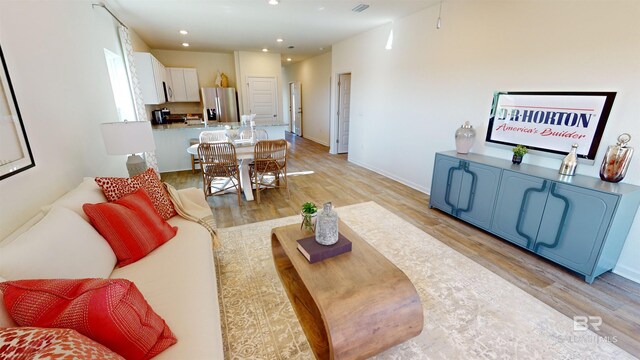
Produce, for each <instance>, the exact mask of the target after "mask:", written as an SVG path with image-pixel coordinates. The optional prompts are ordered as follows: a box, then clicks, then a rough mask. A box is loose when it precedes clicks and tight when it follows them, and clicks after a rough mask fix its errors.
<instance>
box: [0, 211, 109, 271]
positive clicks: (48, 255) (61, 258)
mask: <svg viewBox="0 0 640 360" xmlns="http://www.w3.org/2000/svg"><path fill="white" fill-rule="evenodd" d="M115 264H116V256H115V254H114V253H113V250H111V247H109V244H108V243H107V241H106V240H105V239H104V238H103V237H102V236H100V234H99V233H98V232H97V231H96V230H95V229H94V228H93V227H92V226H91V225H90V224H89V223H88V222H86V221H85V220H83V219H82V218H81V217H80V216H79V215H78V214H76V213H75V212H74V211H71V210H69V209H67V208H63V207H53V208H52V209H51V210H50V211H49V212H48V213H47V215H45V217H44V218H43V219H42V220H40V221H39V222H38V223H37V224H35V225H33V227H31V228H30V229H29V230H28V231H26V232H24V233H22V234H21V235H20V236H18V237H17V238H16V239H15V240H13V241H11V242H9V243H7V244H3V245H2V247H0V276H2V277H4V278H6V279H9V280H20V279H56V278H70V279H76V278H106V277H108V276H109V274H110V273H111V272H112V271H113V268H114V267H115Z"/></svg>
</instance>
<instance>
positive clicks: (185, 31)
mask: <svg viewBox="0 0 640 360" xmlns="http://www.w3.org/2000/svg"><path fill="white" fill-rule="evenodd" d="M188 33H189V32H188V31H187V30H180V34H182V35H187V34H188Z"/></svg>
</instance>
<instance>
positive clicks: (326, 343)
mask: <svg viewBox="0 0 640 360" xmlns="http://www.w3.org/2000/svg"><path fill="white" fill-rule="evenodd" d="M339 230H340V233H342V234H343V235H344V236H346V237H347V239H349V240H351V242H352V251H351V252H348V253H345V254H342V255H338V256H336V257H333V258H330V259H326V260H323V261H320V262H317V263H314V264H309V262H308V261H307V259H305V257H304V256H303V255H302V254H301V253H300V252H299V251H298V249H297V246H298V243H297V242H296V240H299V239H302V238H304V237H307V236H310V235H312V233H310V232H308V231H305V230H300V226H299V225H297V224H295V225H290V226H283V227H278V228H275V229H273V230H272V232H271V249H272V252H273V260H274V262H275V266H276V269H277V270H278V274H279V275H280V280H282V284H283V285H284V288H285V289H286V292H287V295H288V296H289V301H290V302H291V305H292V306H293V309H294V310H295V312H296V315H297V316H298V320H300V324H301V325H302V329H303V330H304V332H305V334H306V335H307V340H308V341H309V344H310V345H311V348H312V350H313V352H314V354H315V356H316V358H317V359H361V358H366V357H369V356H372V355H375V354H377V353H379V352H381V351H383V350H385V349H388V348H390V347H392V346H394V345H397V344H399V343H401V342H403V341H405V340H407V339H410V338H412V337H414V336H416V335H418V334H420V332H421V331H422V325H423V322H424V319H423V314H422V303H421V302H420V298H419V297H418V294H417V292H416V289H415V288H414V286H413V284H412V283H411V281H409V279H408V278H407V276H406V275H405V274H404V273H403V272H402V271H401V270H400V269H398V268H397V267H396V266H395V265H393V264H392V263H391V262H390V261H389V260H387V258H385V257H384V256H382V254H380V253H379V252H378V251H376V250H375V249H374V248H373V247H372V246H371V245H369V244H368V243H367V242H366V241H364V240H362V239H361V238H360V237H359V236H358V235H357V234H356V233H355V232H354V231H353V230H351V229H350V228H349V227H347V226H346V225H345V224H344V223H343V222H340V224H339ZM389 241H394V239H389Z"/></svg>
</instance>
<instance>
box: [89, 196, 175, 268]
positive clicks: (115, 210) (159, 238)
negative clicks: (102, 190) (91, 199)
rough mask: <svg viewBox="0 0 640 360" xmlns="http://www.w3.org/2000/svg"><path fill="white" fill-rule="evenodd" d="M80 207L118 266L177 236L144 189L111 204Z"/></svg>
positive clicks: (139, 257)
mask: <svg viewBox="0 0 640 360" xmlns="http://www.w3.org/2000/svg"><path fill="white" fill-rule="evenodd" d="M82 210H84V212H85V213H86V214H87V216H89V220H90V221H91V224H93V226H94V227H95V228H96V229H97V230H98V232H99V233H100V234H101V235H102V236H103V237H104V238H105V239H106V240H107V242H108V243H109V245H111V249H113V252H114V253H115V254H116V258H118V264H117V266H118V267H122V266H125V265H128V264H131V263H134V262H136V261H138V260H140V259H142V258H143V257H145V256H146V255H147V254H148V253H150V252H151V251H153V250H154V249H155V248H157V247H158V246H160V245H162V244H164V243H165V242H167V241H169V239H171V238H173V237H174V236H175V235H176V231H177V229H178V228H177V227H172V226H171V225H169V224H168V223H167V222H166V221H164V219H163V218H162V217H161V216H160V215H159V214H158V212H157V211H156V210H155V209H154V207H153V204H152V203H151V200H150V199H149V196H147V194H146V192H145V191H144V189H138V190H136V191H135V192H134V193H133V194H130V195H127V196H125V197H122V198H120V199H119V200H117V201H115V202H113V203H100V204H84V205H83V206H82Z"/></svg>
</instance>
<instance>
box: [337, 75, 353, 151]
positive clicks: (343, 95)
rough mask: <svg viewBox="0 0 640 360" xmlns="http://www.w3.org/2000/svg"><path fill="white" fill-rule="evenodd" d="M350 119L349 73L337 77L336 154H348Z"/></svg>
mask: <svg viewBox="0 0 640 360" xmlns="http://www.w3.org/2000/svg"><path fill="white" fill-rule="evenodd" d="M350 117H351V73H344V74H339V75H338V137H337V140H336V142H337V143H338V154H344V153H348V152H349V122H350Z"/></svg>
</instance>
